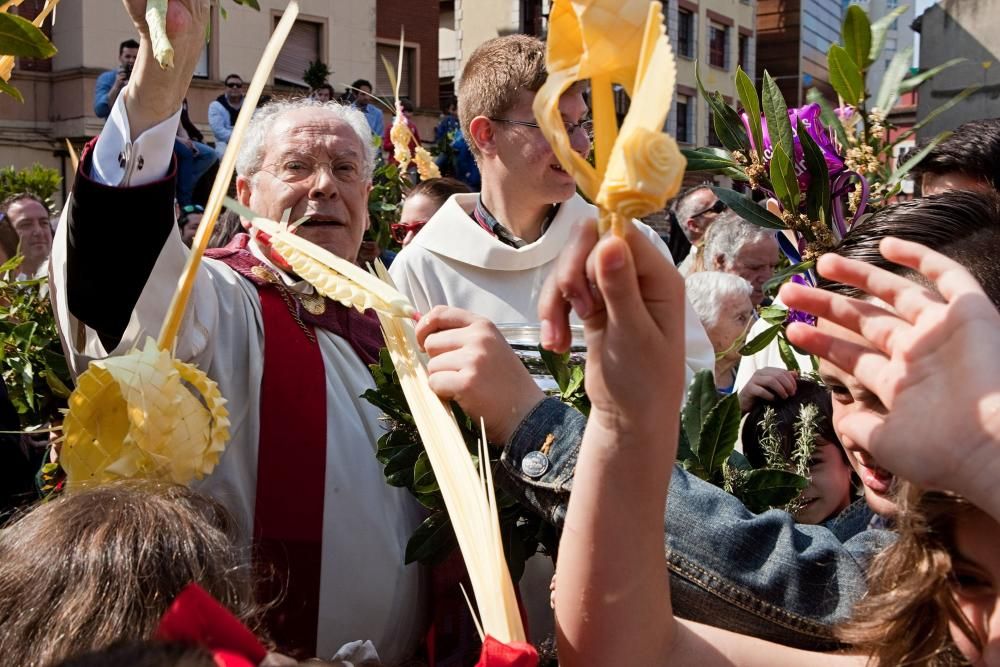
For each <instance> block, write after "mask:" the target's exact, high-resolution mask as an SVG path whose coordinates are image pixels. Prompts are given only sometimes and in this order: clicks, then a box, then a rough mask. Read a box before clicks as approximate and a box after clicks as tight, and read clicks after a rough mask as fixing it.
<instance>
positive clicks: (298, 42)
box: [274, 19, 322, 88]
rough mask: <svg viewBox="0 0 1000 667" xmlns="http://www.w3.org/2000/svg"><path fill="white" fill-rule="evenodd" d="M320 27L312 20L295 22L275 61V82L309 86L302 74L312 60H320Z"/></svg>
mask: <svg viewBox="0 0 1000 667" xmlns="http://www.w3.org/2000/svg"><path fill="white" fill-rule="evenodd" d="M275 20H277V19H275ZM320 28H321V26H320V24H319V23H313V22H311V21H296V22H295V24H294V25H293V26H292V31H291V32H290V33H289V34H288V39H287V40H285V45H284V46H282V47H281V52H280V53H279V54H278V60H277V62H275V63H274V81H275V83H284V84H291V85H293V86H300V87H303V88H308V85H307V84H306V82H305V80H303V78H302V75H303V74H305V71H306V69H307V68H308V67H309V63H310V62H312V61H314V60H320V56H319V54H320V49H319V47H320V43H319V40H320V34H321V32H322V31H321V30H320Z"/></svg>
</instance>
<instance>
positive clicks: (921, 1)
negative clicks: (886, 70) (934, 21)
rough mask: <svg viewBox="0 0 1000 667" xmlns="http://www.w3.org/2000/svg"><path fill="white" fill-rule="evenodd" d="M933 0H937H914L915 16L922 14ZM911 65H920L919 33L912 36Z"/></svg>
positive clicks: (934, 0) (935, 0)
mask: <svg viewBox="0 0 1000 667" xmlns="http://www.w3.org/2000/svg"><path fill="white" fill-rule="evenodd" d="M935 2H937V0H915V2H914V3H913V9H914V11H915V12H916V14H915V16H920V15H921V14H923V13H924V10H926V9H927V8H928V7H930V6H931V5H933V4H934V3H935ZM913 65H914V67H919V65H920V35H914V36H913Z"/></svg>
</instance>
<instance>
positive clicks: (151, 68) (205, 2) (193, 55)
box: [109, 0, 211, 139]
mask: <svg viewBox="0 0 1000 667" xmlns="http://www.w3.org/2000/svg"><path fill="white" fill-rule="evenodd" d="M124 4H125V9H126V10H127V11H128V15H129V17H131V19H132V23H133V24H134V25H135V29H136V32H138V33H139V37H140V39H139V56H138V57H137V58H136V61H135V67H134V69H133V70H132V76H131V78H130V79H129V82H128V85H127V86H126V87H125V108H126V110H127V112H128V121H129V129H130V131H131V135H132V136H131V138H132V139H135V138H136V137H138V136H139V135H141V134H142V133H143V132H145V131H146V130H147V129H149V128H151V127H153V126H154V125H156V124H157V123H159V122H161V121H163V120H166V119H167V118H169V117H170V116H172V115H173V114H174V113H176V112H177V111H178V110H179V109H180V108H181V103H182V102H183V101H184V96H185V95H186V94H187V90H188V85H189V84H190V83H191V77H192V75H193V74H194V68H195V66H197V64H198V57H199V56H200V54H201V51H202V49H204V48H205V27H206V26H207V25H208V20H209V16H210V9H211V3H210V2H209V0H169V1H168V4H167V20H166V32H167V37H168V38H169V39H170V42H171V44H172V45H173V48H174V61H173V67H171V68H168V69H164V68H162V67H161V66H160V65H159V63H157V62H156V58H155V57H153V47H152V40H151V39H150V36H149V26H148V25H147V23H146V0H124ZM109 101H110V102H112V103H113V102H114V100H109Z"/></svg>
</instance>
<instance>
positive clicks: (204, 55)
mask: <svg viewBox="0 0 1000 667" xmlns="http://www.w3.org/2000/svg"><path fill="white" fill-rule="evenodd" d="M194 76H195V78H198V79H207V78H208V43H207V42H206V43H205V46H204V47H202V49H201V55H199V56H198V64H197V65H195V66H194Z"/></svg>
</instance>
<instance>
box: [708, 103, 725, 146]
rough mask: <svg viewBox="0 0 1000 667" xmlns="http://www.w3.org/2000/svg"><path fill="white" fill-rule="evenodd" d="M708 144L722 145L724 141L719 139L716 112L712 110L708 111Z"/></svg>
mask: <svg viewBox="0 0 1000 667" xmlns="http://www.w3.org/2000/svg"><path fill="white" fill-rule="evenodd" d="M708 145H709V146H722V142H721V141H719V135H717V134H716V133H715V114H713V113H712V112H711V111H709V112H708Z"/></svg>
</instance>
